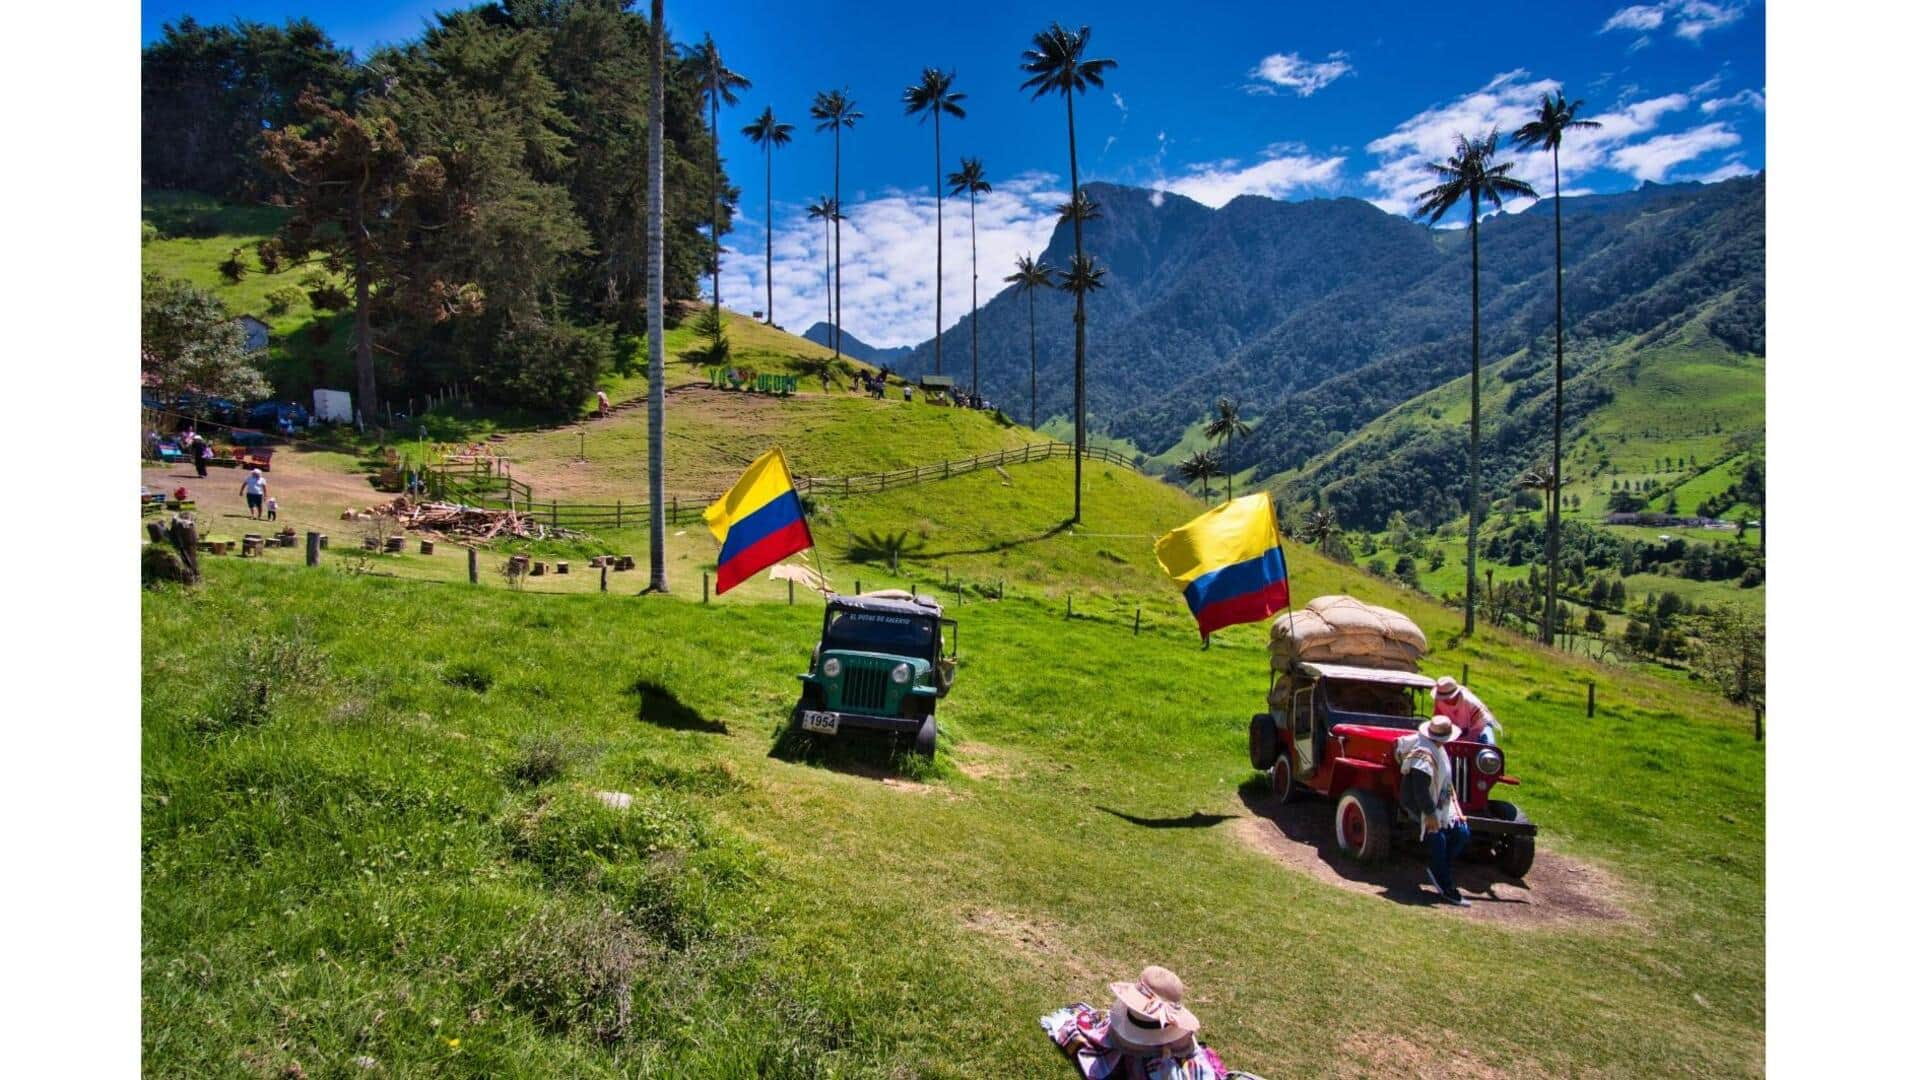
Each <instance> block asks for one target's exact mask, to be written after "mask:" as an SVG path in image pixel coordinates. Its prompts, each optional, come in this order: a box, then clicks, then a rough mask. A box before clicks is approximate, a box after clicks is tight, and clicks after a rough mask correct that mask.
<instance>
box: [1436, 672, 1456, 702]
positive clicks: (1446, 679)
mask: <svg viewBox="0 0 1920 1080" xmlns="http://www.w3.org/2000/svg"><path fill="white" fill-rule="evenodd" d="M1433 692H1434V695H1435V696H1436V697H1443V698H1452V697H1459V696H1460V684H1459V683H1457V682H1455V681H1454V680H1453V676H1451V675H1442V676H1440V681H1439V682H1436V683H1434V684H1433Z"/></svg>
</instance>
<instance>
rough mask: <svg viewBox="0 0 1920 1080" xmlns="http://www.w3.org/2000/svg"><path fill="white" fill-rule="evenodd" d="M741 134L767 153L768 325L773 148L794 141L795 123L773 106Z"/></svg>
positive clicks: (769, 318) (769, 314)
mask: <svg viewBox="0 0 1920 1080" xmlns="http://www.w3.org/2000/svg"><path fill="white" fill-rule="evenodd" d="M740 132H741V134H743V135H745V136H746V137H747V138H749V139H751V140H753V142H754V145H756V146H759V147H760V148H761V150H762V151H764V152H765V153H766V155H767V221H766V233H767V325H768V326H772V325H773V150H774V147H776V146H785V145H787V144H788V143H790V142H792V141H793V125H792V124H783V123H781V122H780V121H778V120H776V119H774V116H773V106H771V105H769V106H767V108H766V111H764V112H762V113H761V114H760V117H759V119H757V120H755V121H754V122H753V123H751V124H748V125H747V126H746V127H744V128H741V129H740Z"/></svg>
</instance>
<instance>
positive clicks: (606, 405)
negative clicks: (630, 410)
mask: <svg viewBox="0 0 1920 1080" xmlns="http://www.w3.org/2000/svg"><path fill="white" fill-rule="evenodd" d="M593 396H594V397H595V398H596V399H598V401H599V402H600V419H602V420H605V419H606V418H607V416H608V415H609V414H611V413H612V412H613V402H611V401H608V400H607V392H606V391H605V390H595V391H594V392H593Z"/></svg>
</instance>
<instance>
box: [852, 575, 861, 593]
mask: <svg viewBox="0 0 1920 1080" xmlns="http://www.w3.org/2000/svg"><path fill="white" fill-rule="evenodd" d="M853 595H855V596H859V595H860V579H859V578H854V579H853Z"/></svg>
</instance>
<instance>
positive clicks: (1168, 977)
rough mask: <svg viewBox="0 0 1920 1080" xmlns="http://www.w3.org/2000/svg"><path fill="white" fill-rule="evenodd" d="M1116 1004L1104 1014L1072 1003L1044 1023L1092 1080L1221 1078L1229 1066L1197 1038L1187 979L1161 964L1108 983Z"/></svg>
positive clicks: (1197, 1020)
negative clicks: (1136, 975)
mask: <svg viewBox="0 0 1920 1080" xmlns="http://www.w3.org/2000/svg"><path fill="white" fill-rule="evenodd" d="M1108 989H1109V990H1110V991H1111V992H1112V993H1113V1006H1112V1008H1110V1009H1108V1010H1107V1011H1106V1013H1105V1014H1104V1015H1102V1013H1101V1012H1100V1010H1098V1009H1094V1008H1092V1007H1091V1006H1087V1005H1074V1006H1069V1007H1068V1008H1065V1009H1061V1010H1058V1011H1056V1012H1054V1013H1051V1014H1049V1015H1047V1016H1045V1017H1043V1018H1041V1021H1040V1024H1041V1026H1042V1027H1043V1028H1045V1029H1046V1031H1047V1033H1048V1034H1049V1035H1050V1036H1052V1037H1053V1041H1054V1042H1055V1043H1056V1044H1057V1045H1058V1046H1060V1048H1061V1049H1063V1050H1065V1051H1067V1053H1068V1054H1069V1055H1071V1056H1072V1057H1073V1058H1074V1063H1075V1064H1076V1065H1077V1066H1079V1068H1080V1071H1081V1073H1082V1074H1083V1075H1085V1076H1088V1077H1090V1078H1093V1080H1107V1078H1112V1080H1223V1078H1224V1077H1225V1076H1226V1075H1227V1073H1226V1069H1225V1067H1224V1066H1223V1065H1221V1063H1220V1058H1219V1056H1218V1055H1216V1054H1215V1053H1214V1052H1213V1051H1212V1050H1211V1049H1209V1048H1208V1047H1206V1046H1203V1045H1201V1044H1200V1043H1199V1042H1198V1041H1196V1040H1195V1038H1194V1034H1195V1033H1196V1032H1198V1031H1199V1030H1200V1021H1199V1019H1198V1018H1197V1017H1195V1016H1194V1015H1193V1011H1192V1010H1191V1009H1188V1008H1187V1006H1186V1004H1185V1001H1186V995H1187V988H1186V984H1184V983H1182V982H1181V981H1180V976H1178V975H1175V974H1174V973H1173V972H1171V971H1168V970H1167V969H1166V968H1163V967H1159V966H1157V965H1154V966H1149V967H1147V968H1146V969H1145V970H1143V971H1141V972H1140V977H1139V978H1138V979H1135V980H1134V981H1132V982H1117V983H1112V984H1110V985H1109V987H1108Z"/></svg>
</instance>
